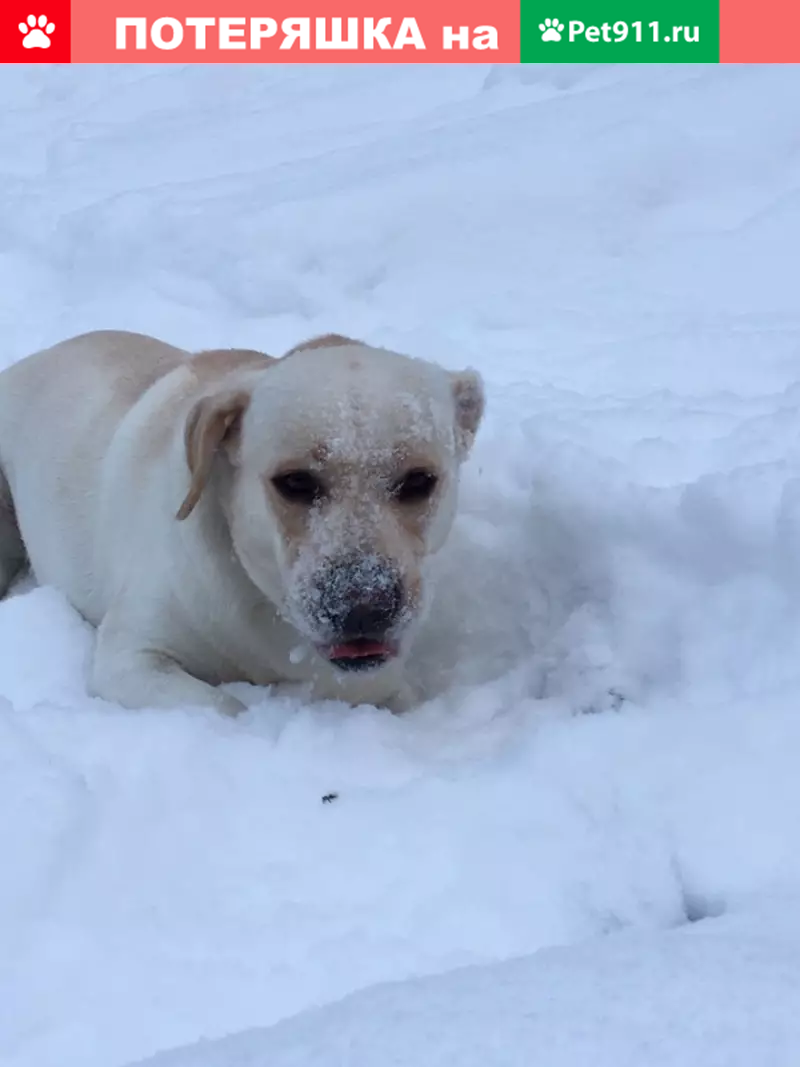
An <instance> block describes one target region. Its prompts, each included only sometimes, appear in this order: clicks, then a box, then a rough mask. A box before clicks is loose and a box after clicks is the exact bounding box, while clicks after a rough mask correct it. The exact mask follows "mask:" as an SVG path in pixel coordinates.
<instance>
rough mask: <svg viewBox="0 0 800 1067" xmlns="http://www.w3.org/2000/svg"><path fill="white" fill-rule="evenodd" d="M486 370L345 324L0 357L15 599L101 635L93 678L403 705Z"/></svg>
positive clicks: (199, 698)
mask: <svg viewBox="0 0 800 1067" xmlns="http://www.w3.org/2000/svg"><path fill="white" fill-rule="evenodd" d="M484 404H485V400H484V389H483V384H482V380H481V378H480V376H479V375H478V374H477V373H476V372H474V371H472V370H464V371H462V372H449V371H447V370H445V369H444V368H442V367H440V366H438V365H436V364H434V363H431V362H427V361H424V360H421V359H415V358H412V357H409V356H406V355H402V354H400V353H397V352H393V351H389V350H387V349H382V348H375V347H371V346H369V345H367V344H365V343H363V342H360V341H356V340H353V339H351V338H347V337H343V336H340V335H337V334H329V335H326V336H323V337H317V338H313V339H312V340H310V341H306V342H304V343H302V344H299V345H297V346H295V347H294V348H293V349H291V350H290V351H289V352H287V353H286V354H285V355H284V356H283V357H281V358H273V357H270V356H268V355H266V354H265V353H263V352H257V351H250V350H240V349H231V350H224V349H221V350H212V351H204V352H199V353H195V354H192V353H189V352H187V351H184V350H182V349H179V348H176V347H173V346H172V345H169V344H166V343H165V342H163V341H159V340H157V339H155V338H153V337H148V336H145V335H142V334H136V333H128V332H122V331H97V332H93V333H87V334H83V335H81V336H79V337H74V338H72V339H70V340H67V341H64V342H62V343H60V344H57V345H55V346H54V347H52V348H48V349H45V350H43V351H40V352H37V353H35V354H33V355H31V356H28V357H27V358H25V359H23V360H21V361H20V362H18V363H15V364H12V365H11V366H9V367H8V368H7V369H5V370H4V371H2V373H0V596H4V595H5V594H6V593H7V591H8V589H9V587H10V585H11V583H12V582H13V581H14V579H15V578H16V577H17V576H18V575H19V574H20V573H21V572H22V571H23V570H25V569H26V568H28V567H30V569H31V570H32V571H33V573H34V575H35V577H36V579H37V580H38V581H39V582H40V583H42V584H46V585H52V586H54V587H56V588H57V589H59V590H60V591H61V592H62V593H63V594H64V595H65V596H66V598H67V599H68V600H69V601H70V603H71V604H72V605H73V607H74V608H75V609H76V610H77V611H78V612H79V613H80V614H81V615H82V616H83V617H84V618H85V619H86V620H87V621H88V622H89V623H91V624H92V625H93V626H94V627H95V628H96V630H97V634H96V642H95V647H94V653H93V658H92V663H91V667H90V670H89V690H90V693H91V694H92V695H93V696H97V697H101V698H103V699H106V700H109V701H112V702H115V703H117V704H119V705H122V706H123V707H126V708H131V709H134V708H145V707H147V708H175V707H189V706H191V707H211V708H214V709H217V710H218V711H220V712H222V713H224V714H227V715H236V714H238V713H239V712H241V711H242V710H243V709H244V705H243V704H242V702H241V701H239V700H238V699H236V698H235V697H234V696H232V695H231V694H230V693H228V692H226V691H224V690H223V689H221V688H219V687H220V686H221V685H224V684H226V683H230V682H249V683H251V684H253V685H259V686H262V685H273V684H276V683H306V684H307V685H308V689H307V692H308V695H309V696H310V697H311V699H330V700H340V701H343V702H345V703H348V704H350V705H359V704H369V705H375V706H385V707H387V708H389V709H391V710H395V711H402V710H407V708H408V707H409V706H411V704H412V703H413V701H414V694H413V692H411V691H410V689H409V683H408V681H407V677H408V672H407V667H406V665H407V661H408V654H409V648H410V646H411V643H412V640H413V637H414V634H415V632H416V630H417V627H418V625H419V622H420V620H421V618H422V617H423V616H424V614H425V610H426V606H427V604H428V602H429V599H430V591H431V590H430V585H431V580H430V577H431V576H430V573H429V572H430V565H429V564H430V561H431V559H432V558H433V557H434V556H435V554H436V553H437V552H438V551H439V550H440V549H441V548H442V546H443V545H444V543H445V541H446V540H447V537H448V534H449V531H450V528H451V525H452V522H453V518H454V513H455V509H456V504H457V498H458V483H459V471H460V467H461V465H462V463H463V462H464V460H465V459H466V458H467V456H468V455H469V452H470V449H471V448H472V444H473V442H474V440H475V436H476V434H477V432H478V429H479V425H480V423H481V420H482V418H483V413H484Z"/></svg>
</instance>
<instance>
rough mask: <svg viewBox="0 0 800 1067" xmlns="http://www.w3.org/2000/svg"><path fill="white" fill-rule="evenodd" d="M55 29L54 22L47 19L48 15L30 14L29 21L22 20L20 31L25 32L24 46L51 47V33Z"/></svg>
mask: <svg viewBox="0 0 800 1067" xmlns="http://www.w3.org/2000/svg"><path fill="white" fill-rule="evenodd" d="M54 29H55V25H54V24H53V23H52V22H48V21H47V15H40V16H39V18H38V19H37V18H36V16H35V15H28V21H27V22H20V24H19V32H20V33H21V34H23V35H24V36H23V38H22V47H23V48H49V47H50V34H51V33H52V32H53V30H54Z"/></svg>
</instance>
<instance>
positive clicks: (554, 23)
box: [539, 19, 564, 41]
mask: <svg viewBox="0 0 800 1067" xmlns="http://www.w3.org/2000/svg"><path fill="white" fill-rule="evenodd" d="M539 29H540V30H541V31H542V40H543V41H560V40H561V34H562V33H563V32H564V23H563V22H559V21H558V19H545V20H544V22H540V23H539Z"/></svg>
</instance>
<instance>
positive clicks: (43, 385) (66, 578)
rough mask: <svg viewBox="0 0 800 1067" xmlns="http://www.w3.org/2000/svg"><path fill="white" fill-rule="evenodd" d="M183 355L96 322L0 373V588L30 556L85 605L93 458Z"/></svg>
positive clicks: (43, 574)
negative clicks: (94, 327)
mask: <svg viewBox="0 0 800 1067" xmlns="http://www.w3.org/2000/svg"><path fill="white" fill-rule="evenodd" d="M186 357H187V353H185V352H183V351H182V350H181V349H178V348H174V347H173V346H172V345H168V344H164V343H163V342H161V341H157V340H155V339H154V338H150V337H146V336H144V335H141V334H135V333H125V332H121V331H120V332H117V331H97V332H94V333H88V334H83V335H81V336H79V337H75V338H72V339H70V340H68V341H64V342H62V343H60V344H57V345H55V346H53V347H52V348H48V349H45V350H43V351H41V352H37V353H35V354H34V355H32V356H28V357H27V358H26V359H23V360H21V361H20V362H19V363H15V364H13V365H12V366H10V367H8V368H7V369H6V370H4V371H3V372H2V373H0V472H1V473H2V477H0V595H2V594H3V593H4V592H5V591H6V589H7V587H8V585H9V583H10V582H11V580H13V578H14V575H15V573H16V572H17V571H18V570H19V568H20V566H21V565H23V564H24V563H25V561H26V559H29V560H30V562H31V563H32V564H33V566H34V569H35V571H36V574H37V577H38V578H39V580H40V581H42V582H45V583H52V584H54V585H57V586H58V587H60V588H61V589H63V590H64V591H65V592H66V593H67V595H68V596H70V599H72V600H73V602H74V603H76V606H78V607H79V609H81V610H86V609H87V608H88V607H89V605H88V604H86V603H85V596H86V590H87V589H89V588H91V585H92V582H91V578H90V575H91V571H92V567H93V559H92V555H93V545H92V532H93V530H94V527H95V523H94V509H95V506H96V502H97V501H96V496H97V493H96V489H97V485H98V483H99V479H98V466H99V465H100V464H101V463H102V461H103V456H104V455H105V453H106V451H107V449H108V445H109V442H110V441H111V438H112V437H113V435H114V433H115V431H116V429H117V427H118V426H119V424H120V422H121V420H122V419H123V418H124V416H125V414H126V412H127V411H129V410H130V409H131V408H132V407H133V405H135V404H136V402H137V401H138V400H139V399H140V398H141V396H142V395H143V394H144V393H145V392H146V391H147V390H148V389H149V388H150V387H151V386H152V385H153V384H154V383H155V382H156V381H158V379H159V378H162V377H164V376H165V375H166V374H169V373H170V371H172V370H174V369H175V368H176V367H178V366H180V365H181V363H183V362H184V361H185V359H186Z"/></svg>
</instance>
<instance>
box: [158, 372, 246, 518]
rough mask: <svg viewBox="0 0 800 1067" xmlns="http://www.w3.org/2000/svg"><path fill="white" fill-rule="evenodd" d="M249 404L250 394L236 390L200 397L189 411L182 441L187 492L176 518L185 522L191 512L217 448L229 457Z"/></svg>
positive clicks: (208, 472) (208, 475) (206, 477)
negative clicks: (188, 480)
mask: <svg viewBox="0 0 800 1067" xmlns="http://www.w3.org/2000/svg"><path fill="white" fill-rule="evenodd" d="M249 403H250V394H249V393H248V392H246V391H245V390H243V389H237V390H232V391H230V392H225V393H218V394H217V395H216V396H206V397H203V398H202V400H198V401H197V403H196V404H195V405H194V407H193V408H192V410H191V411H190V412H189V415H188V417H187V419H186V426H185V428H184V432H183V439H184V445H185V448H186V464H187V466H188V468H189V474H190V476H191V482H190V484H189V492H188V493H187V494H186V498H185V499H184V501H183V503H182V504H181V506H180V508H178V512H177V515H176V516H175V517H176V518H177V519H179V520H183V519H186V518H188V517H189V516H190V515H191V514H192V512H193V511H194V509H195V506H196V505H197V502H198V500H199V499H200V497H201V496H202V494H203V490H204V489H205V487H206V483H207V482H208V479H209V477H210V475H211V468H212V466H213V463H214V457H215V456H216V455H217V453H218V452H219V450H220V448H225V449H227V450H229V452H230V453H231V454H232V452H233V450H234V449H235V448H236V446H237V444H238V440H239V433H240V431H241V425H242V417H243V415H244V413H245V411H247V407H248V405H249Z"/></svg>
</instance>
